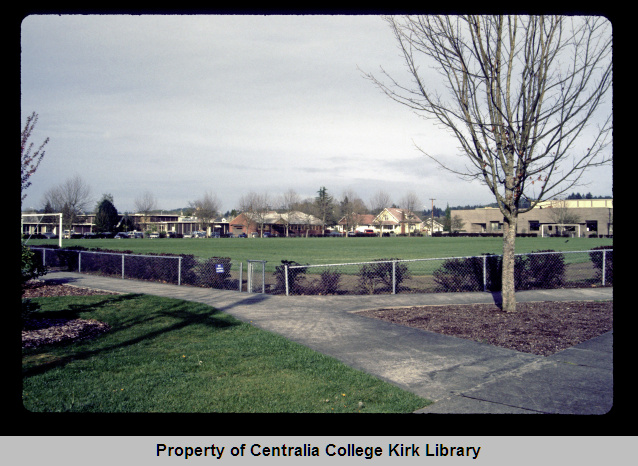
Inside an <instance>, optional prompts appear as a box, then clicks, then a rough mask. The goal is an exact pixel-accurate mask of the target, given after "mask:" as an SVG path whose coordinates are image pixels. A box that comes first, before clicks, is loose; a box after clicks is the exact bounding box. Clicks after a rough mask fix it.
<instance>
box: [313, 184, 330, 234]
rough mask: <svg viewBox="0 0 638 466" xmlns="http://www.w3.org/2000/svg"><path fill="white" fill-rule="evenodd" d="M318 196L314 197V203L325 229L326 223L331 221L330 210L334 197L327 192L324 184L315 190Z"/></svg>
mask: <svg viewBox="0 0 638 466" xmlns="http://www.w3.org/2000/svg"><path fill="white" fill-rule="evenodd" d="M317 194H318V196H317V197H316V198H315V205H316V206H317V212H318V213H319V218H321V223H322V225H323V229H324V230H325V229H326V224H327V223H328V222H330V221H331V218H330V217H331V215H332V210H333V208H334V199H333V198H332V196H330V195H329V194H328V190H327V189H326V187H325V186H322V187H321V188H319V191H317Z"/></svg>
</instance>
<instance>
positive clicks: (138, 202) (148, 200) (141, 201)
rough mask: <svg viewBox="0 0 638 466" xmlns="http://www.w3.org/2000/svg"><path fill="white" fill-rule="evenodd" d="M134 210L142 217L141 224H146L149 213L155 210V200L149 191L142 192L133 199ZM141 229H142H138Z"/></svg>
mask: <svg viewBox="0 0 638 466" xmlns="http://www.w3.org/2000/svg"><path fill="white" fill-rule="evenodd" d="M134 205H135V210H136V211H137V212H138V213H140V214H142V215H143V216H144V217H143V219H142V222H148V221H149V216H150V214H151V212H153V211H154V210H156V209H157V198H156V197H155V196H154V195H153V193H152V192H150V191H144V193H142V194H141V195H140V196H138V197H136V198H135V201H134ZM140 228H142V229H143V227H140Z"/></svg>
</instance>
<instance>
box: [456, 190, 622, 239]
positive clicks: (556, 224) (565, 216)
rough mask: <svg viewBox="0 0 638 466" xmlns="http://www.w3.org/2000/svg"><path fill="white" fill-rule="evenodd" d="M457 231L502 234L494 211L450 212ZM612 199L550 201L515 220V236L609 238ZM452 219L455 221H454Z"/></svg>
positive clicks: (497, 214)
mask: <svg viewBox="0 0 638 466" xmlns="http://www.w3.org/2000/svg"><path fill="white" fill-rule="evenodd" d="M451 217H452V221H453V223H457V224H460V228H458V229H457V231H460V232H466V233H496V234H502V233H503V214H502V213H501V211H500V209H498V208H495V207H481V208H476V209H468V210H452V211H451ZM613 218H614V207H613V199H577V200H550V201H543V202H540V203H538V204H537V206H536V207H534V208H533V209H532V210H530V211H529V212H525V213H521V214H519V216H518V223H517V226H516V233H517V234H535V235H537V236H565V235H567V236H579V237H587V236H611V235H613V231H614V222H613ZM455 219H456V221H455Z"/></svg>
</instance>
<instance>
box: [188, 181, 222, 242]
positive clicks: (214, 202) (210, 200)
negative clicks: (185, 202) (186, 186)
mask: <svg viewBox="0 0 638 466" xmlns="http://www.w3.org/2000/svg"><path fill="white" fill-rule="evenodd" d="M220 205H221V203H220V202H219V199H218V198H217V195H215V193H213V192H211V191H206V192H205V193H204V196H203V197H201V198H199V199H197V200H195V201H192V202H190V203H189V206H190V207H191V208H192V209H193V213H194V215H195V217H197V218H198V219H200V220H201V222H202V228H204V229H205V230H206V234H208V226H209V225H210V224H211V223H212V222H213V220H215V217H217V215H218V214H219V207H220Z"/></svg>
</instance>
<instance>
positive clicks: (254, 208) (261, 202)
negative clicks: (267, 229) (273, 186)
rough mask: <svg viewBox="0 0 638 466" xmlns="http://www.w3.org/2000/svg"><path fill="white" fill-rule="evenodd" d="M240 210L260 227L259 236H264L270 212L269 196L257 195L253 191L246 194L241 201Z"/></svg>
mask: <svg viewBox="0 0 638 466" xmlns="http://www.w3.org/2000/svg"><path fill="white" fill-rule="evenodd" d="M239 208H240V210H241V211H242V213H243V214H244V216H245V217H246V219H247V220H248V221H249V222H251V223H256V224H257V225H258V226H259V236H263V235H264V223H265V221H266V215H267V214H268V212H269V211H270V200H269V197H268V194H257V193H255V192H252V191H251V192H249V193H248V194H244V195H242V196H241V198H240V199H239ZM246 226H248V225H246Z"/></svg>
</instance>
